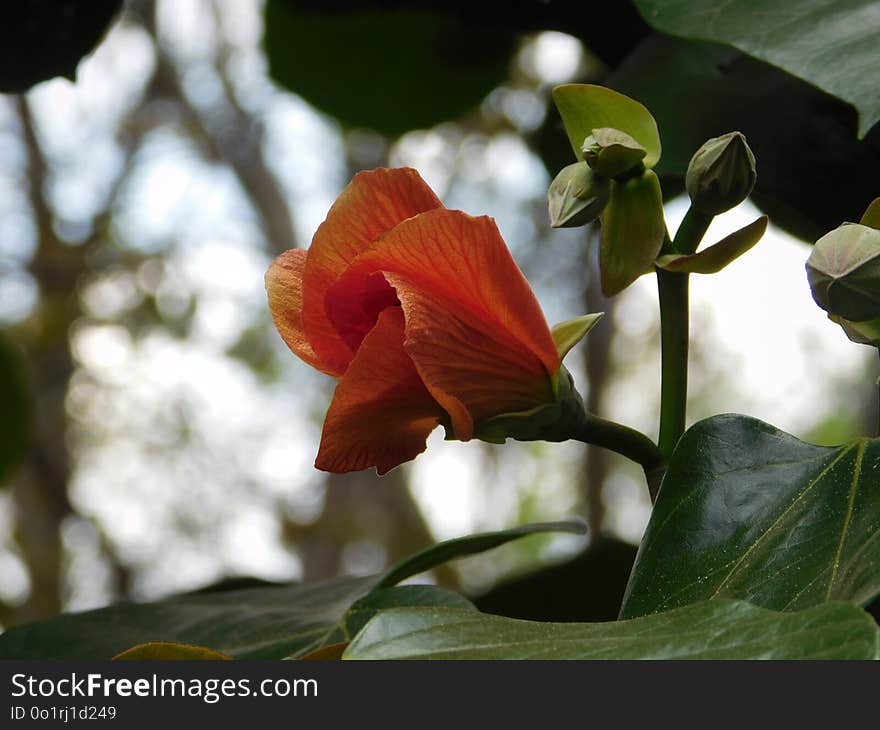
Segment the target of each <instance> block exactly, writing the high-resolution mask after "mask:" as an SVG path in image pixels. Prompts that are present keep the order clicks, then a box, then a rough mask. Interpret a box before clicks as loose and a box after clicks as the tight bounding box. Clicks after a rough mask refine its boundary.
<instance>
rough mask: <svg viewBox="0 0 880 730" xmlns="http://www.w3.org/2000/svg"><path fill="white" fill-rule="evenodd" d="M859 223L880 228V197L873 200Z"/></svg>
mask: <svg viewBox="0 0 880 730" xmlns="http://www.w3.org/2000/svg"><path fill="white" fill-rule="evenodd" d="M859 223H860V224H861V225H863V226H869V227H870V228H877V229H878V230H880V198H874V200H872V201H871V204H870V205H869V206H868V207H867V208H866V209H865V213H864V215H863V216H862V219H861V220H860V221H859Z"/></svg>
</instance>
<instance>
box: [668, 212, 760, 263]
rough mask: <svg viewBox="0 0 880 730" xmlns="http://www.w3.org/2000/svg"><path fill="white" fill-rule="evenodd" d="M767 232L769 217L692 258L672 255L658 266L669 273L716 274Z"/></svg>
mask: <svg viewBox="0 0 880 730" xmlns="http://www.w3.org/2000/svg"><path fill="white" fill-rule="evenodd" d="M766 230H767V216H766V215H763V216H761V217H760V218H758V220H756V221H754V222H752V223H749V225H747V226H745V227H744V228H740V229H739V230H738V231H734V232H733V233H731V234H730V235H729V236H726V237H724V238H722V239H721V240H720V241H719V242H718V243H716V244H714V245H712V246H710V247H709V248H707V249H705V250H703V251H700V252H698V253H695V254H691V255H690V256H683V255H681V254H670V255H669V256H661V257H660V258H658V259H657V266H659V267H660V268H661V269H666V270H667V271H686V272H687V273H689V274H715V273H717V272H719V271H721V269H723V268H724V267H725V266H727V265H728V264H729V263H730V262H731V261H734V260H736V259H738V258H739V257H740V256H742V255H743V254H744V253H745V252H746V251H748V250H749V249H750V248H752V246H754V245H755V244H756V243H757V242H758V241H760V240H761V236H763V235H764V231H766Z"/></svg>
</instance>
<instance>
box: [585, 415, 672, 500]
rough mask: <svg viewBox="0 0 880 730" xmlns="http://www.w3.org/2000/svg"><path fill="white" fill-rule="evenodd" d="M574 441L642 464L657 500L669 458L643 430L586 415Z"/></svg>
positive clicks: (650, 488)
mask: <svg viewBox="0 0 880 730" xmlns="http://www.w3.org/2000/svg"><path fill="white" fill-rule="evenodd" d="M571 438H573V439H575V440H577V441H582V442H583V443H585V444H592V445H593V446H601V447H602V448H603V449H608V450H609V451H614V452H615V453H618V454H621V455H622V456H625V457H626V458H627V459H630V460H631V461H634V462H636V463H637V464H640V465H641V467H642V469H644V470H645V476H646V478H647V480H648V489H649V491H650V492H651V500H652V501H653V500H654V499H655V498H656V497H657V488H658V487H659V485H660V479H661V478H662V476H663V472H664V471H665V470H666V459H665V458H664V456H663V452H661V451H660V449H658V448H657V445H656V444H655V443H654V442H653V441H651V439H649V438H648V437H647V436H645V434H643V433H642V432H641V431H636V430H635V429H634V428H630V427H629V426H624V425H623V424H620V423H616V422H614V421H608V420H606V419H604V418H600V417H599V416H596V415H593V414H592V413H586V414H584V418H583V419H581V420H580V423H579V425H578V429H577V431H576V432H575V433H573V434H572V435H571Z"/></svg>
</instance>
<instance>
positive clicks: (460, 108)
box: [265, 0, 516, 135]
mask: <svg viewBox="0 0 880 730" xmlns="http://www.w3.org/2000/svg"><path fill="white" fill-rule="evenodd" d="M515 40H516V34H515V33H514V32H513V31H511V30H509V29H506V28H504V27H502V26H498V25H492V26H486V25H484V24H480V23H472V22H466V21H465V20H464V17H463V16H462V14H455V13H447V12H444V11H443V10H442V9H439V8H438V9H434V8H428V7H402V6H401V7H386V8H382V7H376V6H373V7H370V8H351V7H348V8H345V9H339V8H335V9H332V8H325V7H322V6H321V5H317V6H312V7H310V8H303V7H300V6H298V5H297V4H296V3H294V2H291V1H290V0H269V2H267V4H266V35H265V48H266V55H267V56H268V59H269V72H270V74H271V76H272V78H273V79H275V81H277V82H278V83H280V84H281V85H282V86H285V87H286V88H288V89H290V90H291V91H293V92H295V93H297V94H299V95H300V96H302V97H303V98H304V99H305V100H306V101H308V102H309V103H310V104H312V105H314V106H316V107H317V108H319V109H320V110H322V111H324V112H326V113H327V114H331V115H333V116H335V117H337V118H338V119H339V120H340V121H341V122H342V123H343V124H346V125H349V126H353V127H370V128H372V129H375V130H376V131H379V132H382V133H384V134H389V135H396V134H400V133H402V132H405V131H407V130H409V129H421V128H426V127H431V126H433V125H435V124H438V123H439V122H443V121H446V120H450V119H456V118H458V117H460V116H461V115H462V114H465V113H467V112H469V111H470V110H472V109H474V108H475V107H477V106H479V104H480V103H481V102H482V100H483V99H484V98H485V96H486V95H487V94H488V93H489V92H490V91H492V89H494V88H495V87H496V86H499V85H500V84H501V83H503V82H504V81H505V80H506V79H507V72H508V67H509V65H510V62H511V58H512V56H513V52H514V50H515Z"/></svg>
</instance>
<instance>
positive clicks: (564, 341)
mask: <svg viewBox="0 0 880 730" xmlns="http://www.w3.org/2000/svg"><path fill="white" fill-rule="evenodd" d="M604 314H605V313H604V312H597V313H595V314H584V315H582V316H580V317H575V318H574V319H568V320H566V321H565V322H560V323H559V324H557V325H554V326H553V328H552V329H551V330H550V334H551V335H552V336H553V342H554V343H555V344H556V352H558V353H559V360H560V361H562V360H564V359H565V356H566V355H567V354H568V353H569V351H570V350H571V348H572V347H574V346H575V345H576V344H577V343H578V342H580V341H581V340H582V339H584V337H586V335H587V333H588V332H589V331H590V330H591V329H593V327H595V326H596V323H597V322H598V321H599V320H600V319H602V316H603V315H604Z"/></svg>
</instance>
